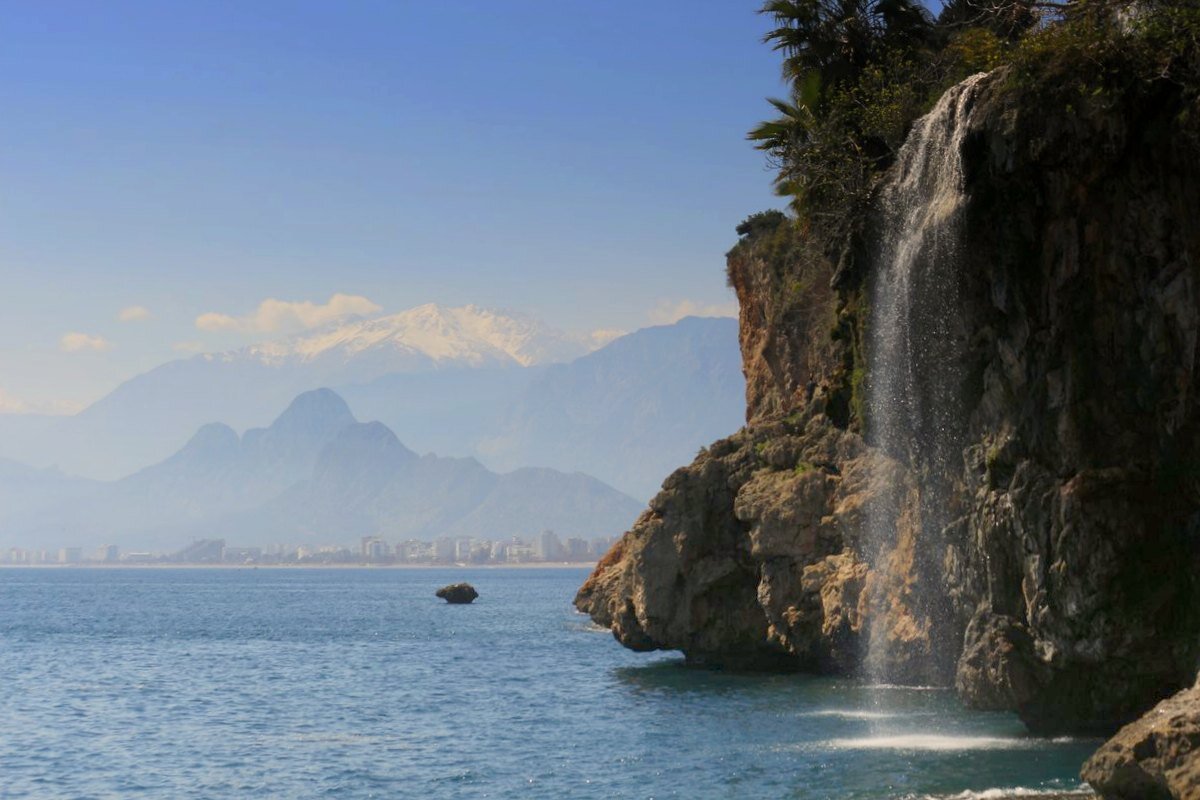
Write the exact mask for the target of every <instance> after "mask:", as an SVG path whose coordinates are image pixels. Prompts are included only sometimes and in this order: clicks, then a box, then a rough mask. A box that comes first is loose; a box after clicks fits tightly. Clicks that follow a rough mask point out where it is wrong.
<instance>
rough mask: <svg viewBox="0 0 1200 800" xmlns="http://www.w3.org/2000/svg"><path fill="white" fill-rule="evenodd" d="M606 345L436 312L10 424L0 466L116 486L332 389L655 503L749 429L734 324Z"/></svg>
mask: <svg viewBox="0 0 1200 800" xmlns="http://www.w3.org/2000/svg"><path fill="white" fill-rule="evenodd" d="M604 338H605V337H602V336H575V335H570V334H566V333H563V332H561V331H557V330H555V329H553V328H551V327H549V326H547V325H545V324H544V323H541V322H539V321H537V320H534V319H532V318H530V317H526V316H523V315H519V314H509V313H502V312H497V311H491V310H488V309H482V308H478V307H476V306H464V307H458V308H447V307H443V306H437V305H425V306H420V307H417V308H414V309H410V310H408V311H405V312H402V313H400V314H394V315H390V316H384V317H377V318H374V319H368V320H356V321H350V322H344V323H340V324H335V325H332V326H330V327H328V328H326V329H322V330H319V331H316V332H313V333H309V334H305V335H301V336H295V337H291V338H287V339H281V340H278V341H274V342H265V343H260V344H256V345H252V346H249V347H245V348H241V349H239V350H233V351H229V352H225V353H215V354H204V355H198V356H195V357H192V358H187V359H179V360H175V361H171V362H168V363H166V364H163V365H161V366H159V367H157V368H155V369H152V370H150V371H149V372H146V373H143V374H141V375H138V376H136V377H134V378H132V379H130V380H128V381H126V382H125V383H123V384H121V385H120V386H119V387H117V388H116V389H115V390H114V391H113V392H111V393H110V394H108V395H107V396H105V397H104V398H102V399H100V400H99V401H97V402H96V403H94V404H93V405H91V406H90V407H88V408H87V409H85V410H83V411H82V412H80V413H79V414H76V415H74V416H71V417H37V416H29V415H24V416H18V415H0V457H4V458H9V459H13V460H15V461H18V462H21V463H24V464H30V465H33V466H34V467H37V468H42V469H45V468H49V467H56V468H57V469H59V470H61V471H62V472H64V473H67V474H70V475H79V476H86V477H88V478H93V479H100V480H105V481H111V480H116V479H119V478H121V477H123V476H127V475H130V474H131V473H134V472H136V471H137V470H139V469H141V468H142V467H144V466H145V465H147V464H157V463H158V462H161V461H163V460H164V459H167V458H168V457H169V456H171V454H172V453H174V452H175V451H177V450H179V449H180V447H181V446H183V445H184V444H185V443H186V442H187V441H188V439H189V437H191V436H192V434H193V433H194V432H195V431H196V429H197V428H198V427H200V426H201V425H204V424H206V423H210V422H212V421H214V420H221V421H222V422H223V423H224V424H226V425H228V426H230V428H232V429H234V430H247V429H252V428H255V427H261V426H264V425H266V424H267V423H269V422H270V420H271V417H272V415H273V414H274V413H276V411H277V410H278V409H279V408H281V407H283V406H284V405H286V404H287V403H288V402H289V401H290V400H291V399H292V398H294V397H295V396H297V395H298V394H300V393H301V392H305V391H307V390H310V389H313V388H316V387H320V386H329V387H332V388H333V389H334V390H336V391H337V393H338V394H340V395H341V396H342V397H344V398H345V399H346V400H347V401H348V402H349V403H350V405H351V406H352V407H353V408H354V409H355V410H356V411H357V412H358V413H359V414H361V415H363V416H364V417H365V418H369V419H377V420H379V421H381V422H382V423H384V424H385V425H386V426H387V427H388V428H390V429H391V430H392V431H393V432H394V433H395V434H396V435H397V436H398V438H399V439H400V440H402V441H404V442H405V443H406V444H407V445H408V446H409V447H411V448H413V449H414V450H415V451H417V452H435V453H438V454H440V455H444V456H458V457H468V456H470V457H474V458H476V459H477V460H478V461H479V462H481V464H482V465H483V466H485V467H488V468H490V469H492V470H499V471H504V472H508V471H512V470H514V469H518V468H521V467H554V468H558V469H560V470H566V471H571V472H574V471H581V472H585V473H587V474H590V475H594V476H596V477H598V478H600V479H601V480H603V481H605V482H606V483H609V484H611V485H613V486H615V487H617V488H618V489H620V490H621V491H623V492H626V493H628V494H630V495H632V496H634V497H636V498H638V499H640V500H645V499H648V498H649V497H650V496H651V495H652V494H653V493H654V492H655V491H656V490H657V488H658V486H659V484H660V482H661V481H662V479H663V478H664V477H665V476H666V475H667V474H668V473H669V472H670V471H671V470H672V469H673V468H674V467H675V466H676V465H677V464H679V463H681V462H684V461H687V460H688V459H689V458H690V457H691V456H692V455H693V454H694V453H695V451H696V449H697V448H698V447H700V446H701V445H702V444H704V443H705V442H708V441H711V440H712V439H713V438H716V437H718V436H720V435H723V434H724V433H727V432H728V431H729V430H730V429H732V428H736V427H738V426H739V425H740V424H741V422H742V419H743V411H744V381H743V378H742V374H741V359H740V354H739V351H738V346H737V327H736V322H735V321H734V320H732V319H724V318H685V319H683V320H681V321H679V322H677V323H675V324H673V325H666V326H658V327H654V328H646V329H642V330H639V331H635V332H633V333H630V334H627V335H625V336H621V337H619V338H617V339H615V340H613V341H610V342H607V343H604ZM602 344H603V346H600V345H602Z"/></svg>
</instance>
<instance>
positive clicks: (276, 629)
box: [0, 569, 1096, 798]
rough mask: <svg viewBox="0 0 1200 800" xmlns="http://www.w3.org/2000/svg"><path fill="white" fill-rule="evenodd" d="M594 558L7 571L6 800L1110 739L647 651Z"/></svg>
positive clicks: (1026, 781) (506, 781)
mask: <svg viewBox="0 0 1200 800" xmlns="http://www.w3.org/2000/svg"><path fill="white" fill-rule="evenodd" d="M585 576H586V572H585V571H584V570H579V569H561V570H557V569H555V570H550V569H545V570H540V569H531V570H502V569H479V570H468V569H462V570H460V569H451V570H397V569H393V570H388V569H361V570H359V569H332V570H317V569H293V570H287V569H262V570H249V569H229V570H224V569H5V570H0V798H26V797H30V798H53V797H64V798H66V797H70V798H136V797H154V798H160V797H161V798H175V797H197V798H200V797H203V798H209V797H211V798H276V797H278V798H308V797H331V798H407V797H413V798H476V797H478V798H483V797H531V798H560V797H571V798H575V797H578V798H593V797H594V798H601V797H631V798H660V797H686V798H710V797H711V798H900V797H923V796H926V795H928V794H932V795H935V796H955V795H957V794H959V793H962V792H964V791H967V790H971V791H972V792H985V794H984V796H988V794H992V793H990V792H986V790H989V789H994V788H1013V787H1025V788H1027V789H1046V790H1049V789H1059V790H1061V789H1070V788H1073V787H1076V786H1078V781H1077V778H1076V775H1077V773H1078V769H1079V764H1080V763H1081V762H1082V761H1083V759H1084V758H1086V756H1087V755H1088V754H1089V753H1090V752H1091V750H1092V749H1094V747H1095V746H1096V742H1093V741H1087V740H1056V741H1048V740H1041V739H1034V738H1029V737H1026V736H1025V735H1024V733H1023V730H1022V728H1021V726H1020V725H1019V723H1017V722H1016V721H1015V719H1013V718H1012V717H1010V716H1007V715H998V714H976V713H967V712H964V711H963V710H961V708H960V707H959V706H958V704H957V703H956V702H955V700H954V698H953V696H952V695H951V694H949V693H947V692H944V691H936V690H912V689H900V688H891V689H889V688H872V687H866V686H862V685H859V684H855V683H853V682H848V681H838V680H829V679H814V678H808V677H803V676H794V675H752V674H731V673H722V672H711V671H704V670H699V669H692V668H687V667H684V666H683V665H682V662H681V660H680V659H679V657H677V656H673V655H670V654H660V655H638V654H635V653H631V652H628V651H626V650H625V649H623V648H621V647H620V646H619V645H617V644H616V643H615V642H614V641H613V640H612V638H611V636H609V635H608V633H607V632H604V631H599V630H597V629H596V628H595V627H594V626H592V625H591V624H590V623H589V622H588V620H587V619H586V618H585V617H583V616H581V615H579V614H577V613H575V612H574V611H573V610H572V608H571V605H570V601H571V598H572V597H573V595H574V592H575V589H576V588H577V587H578V585H579V584H580V582H581V581H582V580H583V579H584V577H585ZM454 580H469V581H471V582H472V583H473V584H474V585H475V586H476V588H477V589H478V590H479V592H480V595H481V596H480V599H479V600H478V601H477V602H476V603H475V604H474V605H472V606H448V605H446V604H444V603H442V602H441V601H440V600H437V599H436V598H435V597H434V596H433V592H434V590H435V589H436V588H437V587H439V586H441V585H443V584H445V583H448V582H451V581H454ZM961 796H962V797H971V796H977V795H972V794H963V795H961Z"/></svg>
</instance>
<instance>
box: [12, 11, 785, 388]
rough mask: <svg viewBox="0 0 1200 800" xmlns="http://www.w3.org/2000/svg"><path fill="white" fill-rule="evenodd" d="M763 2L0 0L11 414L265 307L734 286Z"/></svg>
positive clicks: (762, 56)
mask: <svg viewBox="0 0 1200 800" xmlns="http://www.w3.org/2000/svg"><path fill="white" fill-rule="evenodd" d="M756 6H757V3H754V2H738V1H737V0H709V1H706V0H688V1H687V2H682V1H679V2H668V1H667V0H661V1H656V2H653V3H644V2H632V0H617V1H615V2H596V0H590V1H589V2H584V1H583V0H559V2H554V3H551V2H534V1H533V0H475V1H474V2H440V0H439V1H436V2H435V1H434V0H427V1H424V2H405V1H404V0H392V1H391V2H365V1H361V0H360V1H357V2H347V3H335V2H328V0H324V1H323V2H265V1H259V2H246V0H241V1H240V2H217V1H215V0H205V2H192V3H162V2H145V3H136V2H106V3H95V2H90V1H87V2H56V1H55V0H46V2H38V3H20V4H17V3H12V4H7V5H6V7H5V8H4V10H3V12H0V14H2V16H3V22H2V23H0V24H2V25H3V28H4V31H5V46H4V47H3V48H0V104H2V106H3V108H4V109H5V113H4V123H3V125H0V276H2V278H3V281H2V287H3V292H2V293H0V409H4V408H8V409H9V410H12V409H14V408H18V407H24V408H26V409H29V408H42V407H46V406H48V405H55V404H63V405H64V406H66V407H69V406H71V405H77V404H80V403H86V402H89V401H91V400H94V399H96V398H97V397H99V396H100V395H102V394H103V393H104V392H106V391H108V390H109V389H111V388H112V387H114V386H115V385H116V384H117V383H119V382H120V381H121V380H123V379H125V378H128V377H130V376H131V375H133V374H135V373H137V372H140V371H143V370H145V369H148V368H150V367H152V366H154V365H156V364H158V363H161V362H163V361H165V360H167V359H170V358H174V357H179V356H180V354H181V353H184V352H186V350H187V348H193V349H194V348H204V349H208V350H216V349H225V348H227V347H232V346H236V345H239V344H243V343H246V342H248V341H250V340H252V339H257V338H263V334H262V333H257V334H251V333H236V332H229V331H224V332H221V331H212V330H201V329H199V328H198V327H197V325H196V320H197V317H199V316H200V315H202V314H205V313H209V312H215V313H219V314H228V315H232V316H241V315H245V314H248V313H250V312H252V311H253V310H254V309H255V308H256V307H257V306H258V304H259V303H261V302H262V301H263V300H264V299H266V298H278V299H282V300H287V301H312V302H314V303H318V304H319V303H324V302H325V301H327V300H328V299H329V297H330V296H331V295H333V294H335V293H344V294H348V295H354V296H361V297H365V298H368V299H369V300H370V301H371V302H372V303H374V304H376V305H378V306H380V307H381V308H382V310H383V311H384V312H391V311H399V310H402V309H404V308H408V307H411V306H415V305H419V304H421V303H425V302H439V303H445V304H452V305H457V304H463V303H477V304H480V305H486V306H493V307H500V308H511V309H515V310H519V311H524V312H527V313H531V314H533V315H535V316H539V317H541V318H543V319H545V320H547V321H548V322H550V323H552V324H555V325H557V326H560V327H564V328H568V329H575V330H588V329H594V328H621V329H632V328H637V327H640V326H642V325H645V324H648V323H649V322H652V321H656V320H658V319H662V318H664V317H665V316H669V313H668V312H669V310H670V309H672V308H676V307H681V308H682V307H691V308H698V309H705V308H709V307H728V306H729V304H730V303H731V301H732V296H731V294H730V292H729V291H728V290H727V289H726V288H725V286H724V274H723V268H724V258H723V254H724V252H725V251H726V250H727V249H728V248H729V246H730V245H731V244H732V243H733V241H734V239H735V235H734V232H733V228H734V226H735V225H736V224H737V222H738V221H739V220H740V219H741V218H743V217H744V216H746V215H747V214H748V213H750V212H753V211H756V210H760V209H762V208H766V207H771V206H777V205H778V201H777V200H776V199H775V198H774V197H772V195H771V192H770V173H769V172H768V171H767V169H766V165H765V164H764V161H763V158H762V157H761V154H759V153H758V152H757V151H755V150H754V149H753V148H752V147H751V146H750V145H749V144H748V143H747V142H746V141H745V139H744V134H745V131H746V130H747V129H748V128H749V127H750V126H752V125H753V124H754V123H755V122H756V121H757V120H758V119H760V118H761V117H763V116H764V115H766V114H767V112H768V107H767V106H766V104H765V103H764V102H763V97H764V96H766V95H769V94H778V93H779V91H780V85H779V80H778V68H777V60H776V58H775V57H774V55H773V54H772V53H771V52H770V50H769V49H768V48H767V47H766V46H764V45H762V44H761V42H760V39H761V35H762V33H763V32H764V30H765V29H766V23H767V20H765V19H763V18H760V17H759V16H758V15H756V14H755V13H754V9H755V7H756ZM131 308H141V309H144V310H145V311H146V312H148V314H142V313H140V312H137V311H130V312H127V313H126V315H125V316H127V317H134V318H136V319H131V320H127V321H120V320H119V319H118V315H119V313H120V312H121V311H122V309H131ZM67 334H79V335H80V336H79V337H75V338H67V339H64V336H66V335H67ZM80 337H82V338H80ZM89 337H90V338H89Z"/></svg>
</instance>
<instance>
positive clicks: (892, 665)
mask: <svg viewBox="0 0 1200 800" xmlns="http://www.w3.org/2000/svg"><path fill="white" fill-rule="evenodd" d="M983 77H984V76H983V75H982V74H980V75H975V76H973V77H971V78H968V79H967V80H965V81H963V82H962V83H960V84H958V85H957V86H954V87H953V88H951V89H950V90H948V91H947V92H946V93H945V94H944V95H943V96H942V97H941V99H940V100H939V101H938V103H937V105H936V106H934V108H933V110H932V111H930V112H929V113H928V114H927V115H925V116H924V117H922V118H921V119H919V120H917V122H916V123H915V124H914V126H913V129H912V131H911V132H910V133H909V135H908V139H907V140H906V142H905V144H904V146H903V147H902V148H901V150H900V152H899V155H898V158H897V163H896V165H895V167H894V168H893V174H892V176H891V178H890V180H889V182H888V183H887V184H886V185H885V186H884V187H883V188H882V191H881V194H880V197H879V215H878V220H879V222H878V224H879V241H878V250H877V251H876V253H877V255H876V259H875V264H874V265H873V270H872V275H871V279H870V282H869V283H870V285H869V303H870V307H869V316H868V321H867V342H866V344H867V372H868V382H867V395H866V397H867V406H866V428H867V436H868V439H869V440H870V442H871V443H872V444H873V445H874V446H876V447H878V448H880V449H881V450H882V451H884V452H885V453H887V454H888V455H889V456H891V457H893V458H895V459H896V460H898V461H899V462H901V463H903V464H906V465H908V467H909V468H910V470H911V473H910V474H911V475H912V476H913V478H914V479H915V482H916V497H917V499H916V509H915V511H916V516H917V517H919V521H917V522H915V523H914V522H913V521H912V518H913V515H914V512H913V509H911V505H912V501H911V500H906V496H910V495H908V493H909V488H907V487H904V486H899V485H886V486H881V487H880V489H881V495H882V498H883V500H882V502H878V503H874V504H873V505H872V507H871V509H870V510H869V512H868V515H867V517H868V518H867V530H866V531H865V537H864V545H865V547H866V549H867V553H866V555H867V557H868V558H869V559H870V560H871V561H872V563H873V564H874V565H875V567H876V570H877V571H878V572H879V573H881V575H884V577H883V579H882V580H881V581H880V582H879V583H877V586H880V585H881V584H886V583H887V579H886V574H887V573H888V572H889V571H890V570H892V569H894V565H892V564H889V559H894V558H898V556H896V552H897V551H898V550H899V548H898V546H897V543H898V535H899V534H898V530H899V528H900V525H901V517H902V514H908V515H909V516H908V520H909V522H908V524H909V525H910V526H911V525H914V524H915V525H917V526H918V527H917V533H916V539H915V544H913V545H912V546H910V548H909V550H910V554H909V558H910V559H911V563H910V565H909V566H908V568H907V569H908V574H909V575H910V576H911V577H913V578H916V580H915V581H910V582H909V584H908V585H907V587H906V588H905V591H906V592H907V596H906V598H905V607H906V608H907V610H908V612H909V614H910V619H909V622H908V624H909V626H910V628H911V626H912V624H913V621H914V620H915V621H916V624H917V625H926V626H928V628H929V635H930V639H931V640H932V641H931V644H932V645H933V646H934V647H935V648H937V647H939V643H938V642H937V641H936V635H937V631H938V630H939V627H940V626H939V625H938V619H939V617H942V618H944V617H945V616H946V609H945V602H944V600H943V599H942V598H941V597H940V596H939V592H938V591H937V583H938V581H937V580H936V577H934V576H935V575H936V574H937V573H938V570H939V567H938V564H939V562H940V557H941V554H942V546H941V545H940V544H939V543H940V540H941V537H940V533H941V531H942V530H943V529H944V528H945V526H946V525H947V524H948V523H950V522H951V521H952V519H951V513H952V512H951V508H952V503H951V502H950V500H951V495H950V492H949V482H950V480H951V476H952V475H953V474H955V473H957V472H960V471H961V464H962V461H961V459H962V436H961V434H960V430H961V426H962V424H963V411H962V407H961V405H962V404H961V402H960V399H959V398H960V395H961V388H962V385H963V379H964V370H963V364H962V362H963V358H962V355H963V352H964V348H965V334H964V332H963V331H962V329H961V326H960V324H959V318H960V316H961V315H959V313H958V312H959V297H960V291H959V281H960V275H961V273H960V266H959V255H960V250H961V239H962V225H961V210H962V207H963V202H964V199H965V198H964V194H963V170H962V159H961V150H962V144H963V137H964V136H965V134H966V131H967V127H968V126H967V123H968V121H969V117H970V112H971V108H972V106H973V100H974V97H975V94H976V87H977V85H978V84H979V82H980V80H981V79H982V78H983ZM888 474H893V473H888ZM891 483H892V484H895V483H897V481H894V480H892V481H891ZM906 503H907V505H908V506H909V507H910V508H908V510H905V506H906ZM922 577H924V578H925V579H924V580H922V579H921V578H922ZM931 578H932V580H930V579H931ZM931 584H932V586H931ZM930 589H932V591H930ZM878 591H879V593H880V594H881V595H882V594H884V593H886V592H888V591H892V590H890V589H888V588H887V587H886V586H884V588H883V589H881V590H878ZM874 607H875V609H876V611H875V613H873V615H872V622H871V631H870V641H869V644H868V652H867V658H866V672H867V675H868V677H869V678H870V679H872V680H874V681H876V682H880V681H892V680H900V681H910V680H913V679H914V675H921V676H929V675H935V674H937V672H938V669H937V667H936V666H935V665H933V664H922V665H913V664H912V663H908V664H906V665H905V666H904V667H902V668H901V667H897V664H896V661H897V654H896V653H893V652H891V650H892V648H893V644H892V640H893V638H894V637H893V636H892V635H891V632H890V628H891V627H893V626H895V625H896V622H895V621H894V620H889V618H888V617H889V615H891V614H893V613H895V612H894V609H895V608H896V607H897V604H896V603H895V602H894V598H889V597H883V596H877V597H876V599H875V602H874ZM947 644H949V643H947ZM941 649H943V650H944V649H945V648H944V647H943V648H941ZM910 660H911V659H910ZM926 660H932V661H936V660H937V659H936V658H927V659H926ZM943 661H944V659H943Z"/></svg>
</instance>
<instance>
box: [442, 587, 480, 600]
mask: <svg viewBox="0 0 1200 800" xmlns="http://www.w3.org/2000/svg"><path fill="white" fill-rule="evenodd" d="M437 596H438V597H440V598H442V599H443V600H445V601H446V602H447V603H455V604H458V605H461V604H465V603H470V602H471V601H472V600H474V599H475V598H476V597H479V592H477V591H475V587H474V586H472V585H471V584H469V583H452V584H450V585H449V586H443V587H442V588H440V589H438V590H437Z"/></svg>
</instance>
